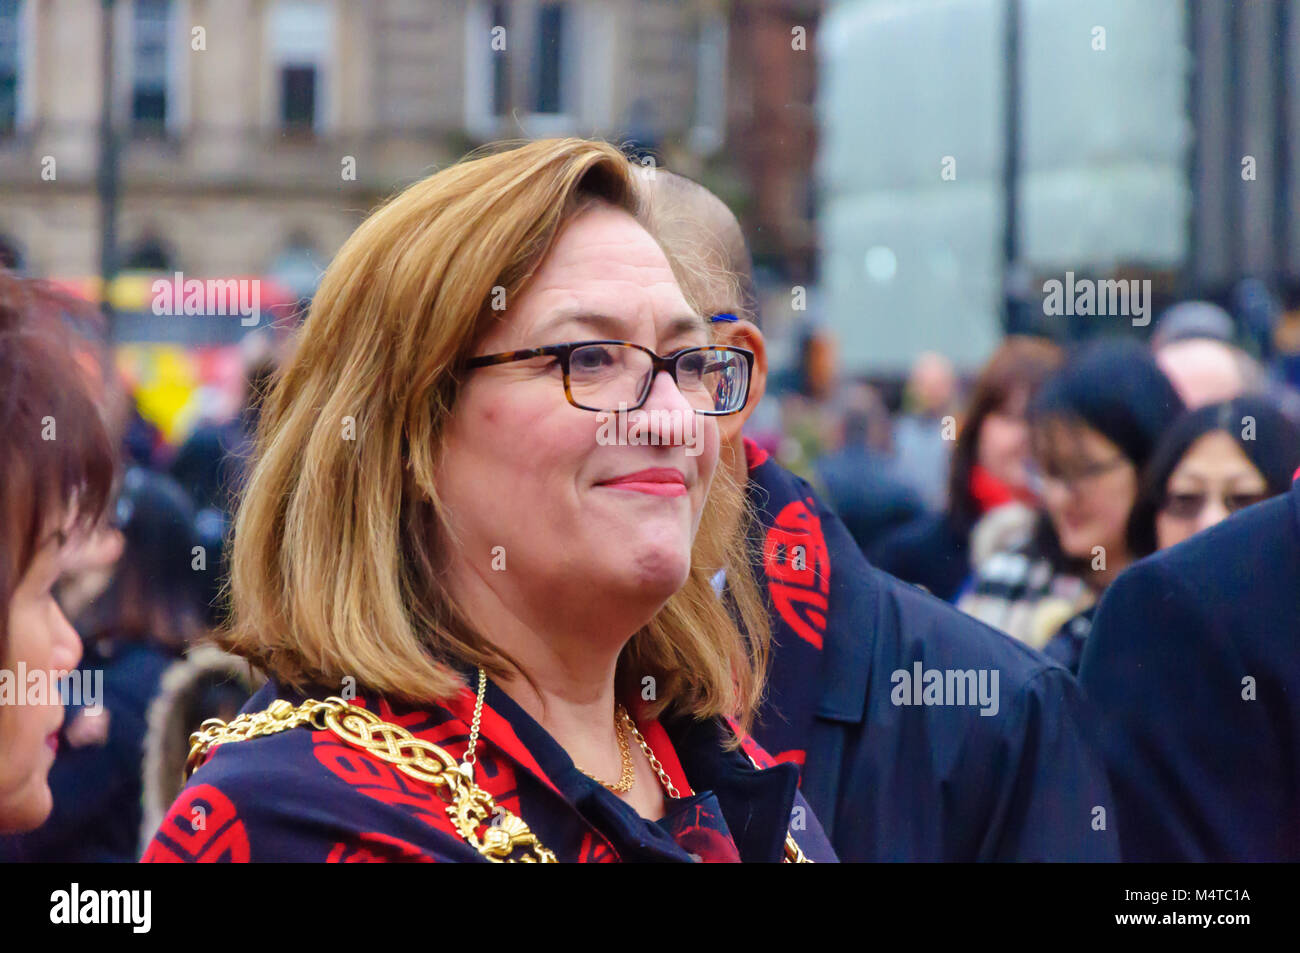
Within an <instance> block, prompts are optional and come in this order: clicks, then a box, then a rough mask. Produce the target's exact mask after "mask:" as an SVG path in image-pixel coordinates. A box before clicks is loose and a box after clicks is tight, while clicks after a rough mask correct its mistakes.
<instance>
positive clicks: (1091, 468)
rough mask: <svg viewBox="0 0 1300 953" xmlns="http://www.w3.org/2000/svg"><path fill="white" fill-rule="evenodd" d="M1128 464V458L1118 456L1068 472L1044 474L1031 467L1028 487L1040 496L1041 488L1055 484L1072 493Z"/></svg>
mask: <svg viewBox="0 0 1300 953" xmlns="http://www.w3.org/2000/svg"><path fill="white" fill-rule="evenodd" d="M1128 462H1129V460H1128V457H1125V456H1123V455H1120V456H1117V457H1114V458H1112V459H1110V460H1106V461H1103V462H1100V463H1086V464H1084V465H1083V466H1081V467H1076V468H1073V469H1071V470H1070V471H1068V472H1062V471H1058V470H1053V471H1050V472H1044V471H1041V470H1039V469H1038V468H1036V467H1032V466H1031V467H1030V470H1029V485H1030V488H1031V489H1032V490H1033V491H1034V492H1035V493H1037V494H1038V495H1040V496H1041V495H1042V489H1043V487H1044V486H1045V485H1046V484H1048V483H1055V484H1056V485H1057V486H1062V487H1065V489H1067V490H1069V491H1071V492H1073V491H1075V490H1077V489H1078V488H1079V487H1080V486H1082V485H1084V484H1085V483H1091V482H1092V481H1093V480H1096V479H1097V478H1098V477H1100V476H1103V475H1104V474H1107V473H1109V472H1110V471H1111V470H1114V469H1116V468H1118V467H1121V466H1123V465H1124V464H1125V463H1128Z"/></svg>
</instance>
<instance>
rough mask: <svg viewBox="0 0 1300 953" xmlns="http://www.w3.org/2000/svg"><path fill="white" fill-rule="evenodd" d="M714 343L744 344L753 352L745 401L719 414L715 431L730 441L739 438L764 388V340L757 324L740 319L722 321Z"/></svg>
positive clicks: (724, 439)
mask: <svg viewBox="0 0 1300 953" xmlns="http://www.w3.org/2000/svg"><path fill="white" fill-rule="evenodd" d="M716 343H718V344H729V345H731V346H732V347H743V348H745V349H746V350H749V351H753V352H754V370H753V372H752V373H751V374H750V378H749V400H747V401H746V402H745V407H744V409H743V410H741V411H739V412H737V413H734V414H729V415H728V416H726V417H719V418H718V431H719V434H720V436H721V438H722V441H723V443H733V442H737V441H739V440H740V431H741V430H742V429H743V428H744V426H745V421H747V420H749V415H750V414H752V413H753V412H754V408H755V407H757V406H758V402H759V401H760V400H762V399H763V394H764V393H765V392H766V391H767V343H766V342H765V341H764V340H763V332H762V331H760V330H759V329H758V326H757V325H756V324H754V323H753V322H752V321H745V320H743V319H742V320H740V321H734V322H727V323H726V324H724V325H722V326H721V327H720V328H719V329H718V331H717V341H716Z"/></svg>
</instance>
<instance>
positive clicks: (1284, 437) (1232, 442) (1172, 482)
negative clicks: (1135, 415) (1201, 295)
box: [1044, 397, 1300, 672]
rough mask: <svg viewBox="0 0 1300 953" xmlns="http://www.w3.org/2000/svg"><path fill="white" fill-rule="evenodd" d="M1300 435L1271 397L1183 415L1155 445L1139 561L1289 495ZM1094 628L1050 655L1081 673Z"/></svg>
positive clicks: (1069, 634)
mask: <svg viewBox="0 0 1300 953" xmlns="http://www.w3.org/2000/svg"><path fill="white" fill-rule="evenodd" d="M1297 467H1300V429H1297V427H1296V425H1295V424H1294V423H1292V422H1291V420H1290V419H1289V418H1288V417H1287V416H1286V415H1285V414H1284V413H1283V412H1282V410H1281V409H1280V408H1279V407H1278V406H1277V405H1276V404H1275V403H1274V402H1273V401H1272V399H1270V398H1267V397H1239V398H1237V399H1235V400H1231V401H1227V402H1225V403H1221V404H1211V405H1210V406H1207V407H1198V408H1197V409H1195V410H1189V411H1187V412H1186V413H1184V414H1183V415H1182V416H1181V417H1179V418H1178V420H1177V421H1175V422H1174V424H1173V426H1172V427H1171V428H1170V429H1169V431H1168V432H1167V433H1166V434H1165V435H1164V437H1163V438H1161V440H1160V442H1159V444H1157V445H1156V449H1155V452H1154V453H1153V454H1152V456H1151V461H1150V463H1148V464H1147V468H1146V472H1145V473H1144V475H1143V478H1142V487H1141V490H1140V492H1139V493H1138V499H1137V503H1136V505H1135V506H1134V507H1133V513H1132V515H1131V516H1130V518H1129V529H1128V536H1129V539H1130V547H1131V549H1132V550H1133V551H1134V552H1136V553H1143V554H1145V553H1153V552H1155V551H1156V550H1159V549H1168V548H1169V547H1170V546H1174V545H1177V544H1178V543H1181V542H1182V541H1183V540H1185V539H1188V538H1189V537H1191V536H1193V535H1194V534H1196V533H1199V532H1202V531H1203V530H1206V529H1209V528H1210V527H1211V526H1214V525H1216V524H1217V523H1221V522H1222V521H1223V520H1225V519H1227V518H1228V517H1229V516H1231V515H1232V514H1233V513H1235V512H1237V511H1238V510H1242V509H1245V508H1246V507H1248V506H1253V505H1254V504H1256V503H1259V502H1262V501H1263V500H1266V499H1268V498H1269V497H1272V496H1278V495H1279V494H1282V493H1285V492H1286V491H1287V490H1289V489H1290V488H1291V475H1292V474H1293V473H1295V471H1296V468H1297ZM1088 628H1089V627H1088V626H1066V627H1064V628H1062V630H1061V631H1060V632H1058V633H1057V634H1056V635H1055V637H1053V639H1052V641H1051V642H1049V643H1048V644H1047V648H1046V649H1044V651H1045V652H1046V653H1047V654H1048V655H1050V656H1051V657H1052V658H1055V659H1056V660H1057V661H1059V662H1060V663H1061V664H1062V665H1065V666H1066V667H1067V668H1069V669H1070V670H1071V671H1073V672H1077V671H1078V670H1079V662H1080V659H1081V658H1082V656H1083V648H1084V644H1085V642H1086V640H1087V637H1088Z"/></svg>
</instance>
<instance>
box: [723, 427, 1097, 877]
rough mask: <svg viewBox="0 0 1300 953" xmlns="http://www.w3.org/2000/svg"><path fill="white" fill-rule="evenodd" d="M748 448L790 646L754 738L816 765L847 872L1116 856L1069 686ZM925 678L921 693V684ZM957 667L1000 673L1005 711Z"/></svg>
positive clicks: (780, 630)
mask: <svg viewBox="0 0 1300 953" xmlns="http://www.w3.org/2000/svg"><path fill="white" fill-rule="evenodd" d="M747 450H748V452H749V462H750V471H749V475H750V484H749V492H750V495H751V500H752V502H753V503H754V505H755V506H756V507H758V510H759V513H760V517H761V519H762V523H763V526H762V534H763V568H762V572H763V578H764V580H765V582H766V587H767V592H768V596H769V597H770V599H771V601H772V610H773V626H774V629H773V635H774V639H775V641H776V646H775V648H774V653H773V663H772V675H771V679H770V694H769V699H768V702H767V703H766V705H765V707H764V709H763V712H762V715H761V721H760V723H759V725H758V726H756V728H755V731H754V735H755V737H756V738H757V739H758V741H759V742H760V743H761V744H763V745H764V747H766V748H767V749H768V750H769V751H771V752H772V753H773V755H774V756H775V757H776V758H778V759H779V760H785V761H791V762H793V763H795V764H799V765H800V766H801V767H802V782H801V790H802V791H803V794H804V796H805V797H807V799H808V802H809V804H810V805H812V808H813V811H814V813H815V814H816V815H817V817H818V818H819V819H820V820H821V822H822V824H823V825H824V828H825V831H826V833H827V835H828V836H829V837H830V838H831V842H832V844H833V845H834V846H835V850H836V852H837V853H838V854H839V856H840V858H841V859H842V860H847V861H867V860H924V861H949V860H955V861H973V860H1114V859H1116V858H1117V856H1118V843H1117V841H1116V838H1115V835H1114V831H1113V828H1111V827H1110V825H1109V824H1108V822H1107V818H1108V815H1109V814H1110V807H1109V805H1110V792H1109V787H1108V785H1107V782H1106V776H1105V771H1104V768H1103V766H1102V762H1101V759H1100V757H1099V756H1098V755H1097V753H1096V752H1095V750H1094V748H1093V747H1092V746H1091V744H1090V743H1089V741H1088V739H1087V738H1086V737H1085V728H1084V725H1085V715H1084V714H1083V712H1082V710H1081V709H1082V696H1081V695H1080V693H1079V690H1078V687H1077V685H1076V684H1075V682H1074V680H1073V679H1072V678H1071V677H1070V675H1069V673H1067V672H1066V671H1065V670H1064V669H1063V668H1061V667H1060V666H1058V665H1056V664H1055V663H1053V662H1052V661H1050V660H1048V659H1047V658H1045V657H1044V656H1042V655H1041V654H1039V653H1037V652H1034V651H1033V650H1031V649H1029V648H1027V647H1025V646H1023V645H1021V644H1019V643H1017V642H1014V641H1013V640H1012V639H1010V638H1008V637H1007V636H1005V635H1003V634H1002V633H1000V632H997V631H994V630H993V629H990V628H988V627H987V626H984V625H982V624H980V623H978V622H976V621H974V620H973V619H970V618H969V617H967V616H965V615H963V614H962V613H960V612H958V611H957V610H956V609H954V608H952V607H951V606H949V605H947V604H946V603H943V602H941V601H939V600H938V599H936V598H934V597H933V596H930V595H928V594H927V593H924V592H922V591H921V590H920V589H918V588H916V587H915V586H911V585H908V584H906V583H903V582H900V581H899V580H897V579H894V578H893V577H891V576H889V575H887V574H886V573H884V572H881V571H880V570H878V569H876V568H874V567H872V566H871V565H870V564H869V563H867V561H866V560H865V559H864V558H863V556H862V554H861V553H860V552H859V550H858V548H857V546H856V545H855V544H854V542H853V540H852V538H851V537H850V536H849V534H848V532H847V531H846V530H845V528H844V526H843V524H842V523H841V522H840V521H839V520H838V519H837V518H836V517H835V516H834V514H832V513H831V512H830V510H829V509H828V508H827V507H826V506H825V505H824V504H823V503H822V502H821V501H820V500H819V499H817V497H816V495H815V494H814V493H813V491H812V488H811V487H810V486H809V485H808V484H807V483H806V482H805V481H803V480H801V479H799V478H798V477H796V476H794V475H793V474H791V473H789V472H788V471H786V470H784V469H782V468H781V467H780V466H778V465H777V464H776V463H775V462H773V461H771V460H768V459H766V455H765V454H764V453H763V452H762V451H761V450H759V449H758V448H757V447H756V446H753V445H749V446H747ZM918 666H919V667H920V671H921V678H920V679H919V681H920V682H921V684H918V685H911V684H907V683H908V682H911V681H912V679H913V677H914V675H915V674H916V672H917V667H918ZM931 670H939V671H940V672H942V673H944V674H943V677H944V692H943V693H942V694H941V696H939V695H936V696H928V695H927V694H926V693H925V691H923V685H924V684H925V683H926V682H930V684H931V685H933V681H932V679H930V677H929V672H930V671H931ZM948 671H952V672H953V673H957V672H970V673H971V675H972V677H973V678H974V679H975V681H976V682H977V683H978V680H979V678H980V673H981V672H982V673H983V674H984V677H985V683H984V684H985V685H986V687H987V688H989V689H990V691H989V692H988V693H987V697H988V698H989V699H990V701H991V702H992V700H993V699H995V700H996V702H995V704H996V712H994V704H993V703H990V704H984V705H981V704H971V703H970V702H971V701H973V700H977V699H971V698H963V697H962V696H961V695H958V694H957V692H956V689H957V688H958V687H961V688H962V689H963V694H964V688H965V686H967V685H970V684H971V683H970V682H969V681H962V680H961V679H960V678H958V677H953V678H952V680H951V684H952V687H953V689H954V690H953V691H952V692H948V691H947V685H948V684H949V677H948V675H947V672H948ZM994 673H996V676H997V683H996V691H993V690H992V689H993V685H994V683H993V675H994ZM928 699H941V700H943V701H948V702H958V701H964V702H966V703H964V704H960V703H954V704H943V705H939V704H927V703H926V702H927V700H928ZM917 702H920V703H919V704H917ZM982 711H987V712H988V714H982V713H981V712H982ZM1099 809H1104V814H1103V813H1102V812H1101V810H1099Z"/></svg>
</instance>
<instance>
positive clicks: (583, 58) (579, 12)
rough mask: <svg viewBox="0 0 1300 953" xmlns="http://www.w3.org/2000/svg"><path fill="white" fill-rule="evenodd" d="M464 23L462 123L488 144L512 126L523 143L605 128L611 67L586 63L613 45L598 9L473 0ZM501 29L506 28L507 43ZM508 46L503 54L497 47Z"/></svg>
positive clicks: (606, 18)
mask: <svg viewBox="0 0 1300 953" xmlns="http://www.w3.org/2000/svg"><path fill="white" fill-rule="evenodd" d="M467 12H468V15H467V16H466V20H465V24H466V34H465V39H466V48H467V50H468V51H469V55H468V56H467V57H466V64H465V123H466V127H467V128H468V129H469V131H470V133H471V134H473V135H477V136H481V137H483V138H490V137H492V136H495V135H500V134H501V133H502V132H504V131H505V130H504V129H503V127H504V126H506V125H507V124H508V125H509V126H510V127H511V128H512V130H514V131H517V130H518V128H519V127H522V129H523V130H524V133H525V134H526V135H565V134H569V133H571V132H574V131H576V128H577V127H578V125H579V124H580V123H583V122H586V123H592V122H593V121H594V122H597V123H603V122H608V121H609V117H608V116H607V115H606V113H607V112H608V109H607V106H606V105H605V103H604V100H605V98H607V96H608V87H609V86H610V85H611V84H610V78H609V76H608V73H609V62H610V61H609V60H608V59H607V58H606V57H604V56H600V55H595V54H594V53H593V54H592V55H585V53H586V51H587V50H588V47H589V46H593V47H600V46H601V45H602V44H607V43H608V42H610V40H611V37H612V33H611V30H612V25H613V20H612V17H613V12H612V11H611V10H609V9H607V8H606V7H605V6H603V5H601V4H594V3H591V4H575V3H572V2H570V0H538V2H533V3H527V4H519V5H515V4H511V3H502V2H489V0H474V2H473V3H471V4H470V5H469V7H468V11H467ZM498 27H504V28H505V30H506V35H505V36H504V37H503V36H502V34H501V31H500V30H498V29H497V28H498ZM501 39H505V40H506V43H505V48H504V49H503V48H502V44H501V42H500V40H501Z"/></svg>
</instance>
